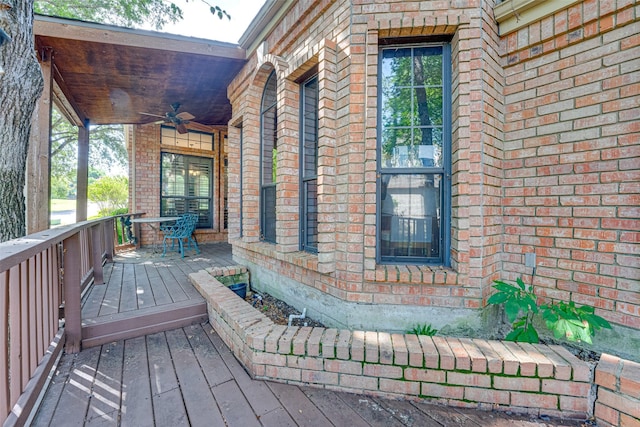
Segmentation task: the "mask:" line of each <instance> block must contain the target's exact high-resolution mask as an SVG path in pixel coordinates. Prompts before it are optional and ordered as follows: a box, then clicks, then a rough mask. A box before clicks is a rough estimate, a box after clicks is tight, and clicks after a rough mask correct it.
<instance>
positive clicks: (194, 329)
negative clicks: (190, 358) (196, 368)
mask: <svg viewBox="0 0 640 427" xmlns="http://www.w3.org/2000/svg"><path fill="white" fill-rule="evenodd" d="M184 329H185V330H186V331H187V338H188V339H189V343H190V344H191V348H193V353H194V354H195V356H196V359H197V360H198V363H199V364H200V366H201V367H202V371H203V372H204V375H205V377H206V378H207V382H208V383H209V386H211V387H215V386H217V385H219V384H222V383H225V382H227V381H231V380H233V375H232V374H231V372H230V371H229V368H227V365H225V363H224V361H223V360H222V357H221V356H220V353H218V352H217V351H211V341H210V340H209V337H208V336H207V332H206V331H205V330H204V329H203V328H202V326H201V325H192V326H188V327H185V328H184ZM209 331H211V329H209Z"/></svg>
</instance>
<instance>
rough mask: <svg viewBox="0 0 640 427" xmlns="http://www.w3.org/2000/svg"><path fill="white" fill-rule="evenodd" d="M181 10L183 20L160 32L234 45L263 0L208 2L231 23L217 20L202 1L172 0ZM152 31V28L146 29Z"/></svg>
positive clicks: (219, 0)
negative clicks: (229, 17)
mask: <svg viewBox="0 0 640 427" xmlns="http://www.w3.org/2000/svg"><path fill="white" fill-rule="evenodd" d="M174 1H175V3H176V4H177V5H178V6H179V7H180V8H181V9H182V11H183V14H184V19H183V20H182V21H180V22H178V23H176V24H168V25H166V26H165V27H164V28H163V29H162V30H161V31H162V32H163V33H171V34H180V35H183V36H189V37H199V38H204V39H210V40H218V41H223V42H229V43H237V42H238V40H239V39H240V37H241V36H242V34H243V33H244V31H245V30H246V29H247V27H248V26H249V24H250V23H251V20H252V19H253V18H254V17H255V16H256V14H257V13H258V11H259V10H260V8H261V7H262V5H263V4H264V3H265V0H207V1H208V2H209V3H210V4H212V5H214V6H216V5H217V6H220V8H221V9H223V10H226V11H227V13H228V14H229V15H231V20H229V19H227V18H226V17H223V18H222V19H218V17H217V16H214V15H212V14H211V12H210V11H209V6H208V5H207V4H206V3H205V2H204V1H202V0H188V1H186V0H174ZM147 29H151V28H147Z"/></svg>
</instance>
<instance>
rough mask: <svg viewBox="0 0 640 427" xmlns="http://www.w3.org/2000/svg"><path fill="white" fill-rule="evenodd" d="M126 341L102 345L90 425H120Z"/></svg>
mask: <svg viewBox="0 0 640 427" xmlns="http://www.w3.org/2000/svg"><path fill="white" fill-rule="evenodd" d="M123 352H124V341H117V342H114V343H110V344H106V345H103V346H102V347H101V351H100V360H99V362H98V368H97V370H96V375H95V379H94V383H93V391H92V398H91V403H90V404H89V410H88V412H87V423H88V424H90V425H113V426H116V425H118V418H119V411H120V407H121V401H120V400H121V396H122V391H121V387H120V380H121V378H122V365H123V363H122V358H123Z"/></svg>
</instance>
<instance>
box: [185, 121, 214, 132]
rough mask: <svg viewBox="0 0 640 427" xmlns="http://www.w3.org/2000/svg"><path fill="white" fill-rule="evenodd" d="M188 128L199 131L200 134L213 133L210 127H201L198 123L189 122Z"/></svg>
mask: <svg viewBox="0 0 640 427" xmlns="http://www.w3.org/2000/svg"><path fill="white" fill-rule="evenodd" d="M188 127H189V129H193V130H199V131H200V132H207V133H211V132H213V128H212V127H211V126H208V125H203V124H202V123H198V122H189V126H188Z"/></svg>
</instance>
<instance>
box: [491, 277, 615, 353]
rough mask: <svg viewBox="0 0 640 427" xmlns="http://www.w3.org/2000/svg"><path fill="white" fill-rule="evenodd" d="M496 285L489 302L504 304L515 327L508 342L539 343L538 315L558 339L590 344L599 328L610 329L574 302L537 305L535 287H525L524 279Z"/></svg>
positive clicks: (590, 312)
mask: <svg viewBox="0 0 640 427" xmlns="http://www.w3.org/2000/svg"><path fill="white" fill-rule="evenodd" d="M494 283H495V285H493V287H494V289H496V290H497V291H498V292H496V293H495V294H493V295H492V296H491V297H490V298H489V300H488V303H489V304H497V305H500V304H504V311H505V314H506V315H507V319H509V322H511V327H512V331H511V332H509V334H508V335H507V336H506V337H505V339H506V340H507V341H517V342H528V343H538V342H540V337H539V335H538V331H537V330H536V328H535V326H534V318H535V316H536V315H538V314H540V315H541V316H542V319H543V320H544V321H545V324H546V326H547V328H548V329H549V330H550V331H552V332H553V336H554V337H555V338H556V339H561V338H564V339H566V340H567V341H577V342H581V341H584V342H586V343H588V344H591V343H592V340H591V337H593V336H594V335H595V331H597V330H599V329H600V328H606V329H611V325H610V324H609V322H607V321H606V320H605V319H603V318H602V317H600V316H598V315H596V314H594V311H595V310H594V308H593V307H590V306H587V305H583V306H581V307H578V306H576V305H575V303H574V302H573V301H571V302H569V303H566V302H563V301H557V302H551V303H550V304H541V305H538V299H537V297H536V295H535V293H534V291H533V286H527V285H525V283H524V282H523V281H522V279H521V278H518V279H516V285H512V284H510V283H507V282H503V281H501V280H495V281H494Z"/></svg>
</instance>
